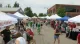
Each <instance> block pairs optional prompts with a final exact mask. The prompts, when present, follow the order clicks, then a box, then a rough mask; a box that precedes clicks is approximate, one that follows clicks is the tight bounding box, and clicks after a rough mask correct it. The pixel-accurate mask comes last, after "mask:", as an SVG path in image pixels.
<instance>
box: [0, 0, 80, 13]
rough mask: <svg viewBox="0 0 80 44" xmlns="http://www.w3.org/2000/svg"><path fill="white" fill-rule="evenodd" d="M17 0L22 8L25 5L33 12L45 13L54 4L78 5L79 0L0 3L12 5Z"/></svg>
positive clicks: (24, 0) (79, 3)
mask: <svg viewBox="0 0 80 44" xmlns="http://www.w3.org/2000/svg"><path fill="white" fill-rule="evenodd" d="M15 1H17V2H18V3H19V4H20V7H21V8H22V9H23V10H24V8H26V7H31V9H32V11H33V13H37V14H39V13H47V9H49V8H50V7H52V6H53V5H55V4H73V5H80V0H0V3H1V4H2V5H3V7H5V6H6V5H7V4H10V5H11V6H13V4H14V3H15Z"/></svg>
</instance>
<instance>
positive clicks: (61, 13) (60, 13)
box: [57, 7, 66, 17]
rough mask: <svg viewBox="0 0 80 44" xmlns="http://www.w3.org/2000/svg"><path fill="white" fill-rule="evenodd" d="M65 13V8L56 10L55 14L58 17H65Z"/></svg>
mask: <svg viewBox="0 0 80 44" xmlns="http://www.w3.org/2000/svg"><path fill="white" fill-rule="evenodd" d="M65 13H66V11H65V8H61V7H60V8H58V9H57V14H58V15H59V16H60V17H64V16H65Z"/></svg>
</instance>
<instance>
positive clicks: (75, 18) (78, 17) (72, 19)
mask: <svg viewBox="0 0 80 44" xmlns="http://www.w3.org/2000/svg"><path fill="white" fill-rule="evenodd" d="M68 22H74V23H80V15H78V16H75V17H73V18H70V19H69V20H68Z"/></svg>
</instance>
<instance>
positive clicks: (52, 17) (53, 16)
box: [49, 14, 61, 19]
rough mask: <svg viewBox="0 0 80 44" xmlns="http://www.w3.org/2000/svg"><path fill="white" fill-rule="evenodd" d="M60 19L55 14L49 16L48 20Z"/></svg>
mask: <svg viewBox="0 0 80 44" xmlns="http://www.w3.org/2000/svg"><path fill="white" fill-rule="evenodd" d="M59 18H61V17H60V16H58V15H57V14H55V15H52V16H50V18H49V19H59Z"/></svg>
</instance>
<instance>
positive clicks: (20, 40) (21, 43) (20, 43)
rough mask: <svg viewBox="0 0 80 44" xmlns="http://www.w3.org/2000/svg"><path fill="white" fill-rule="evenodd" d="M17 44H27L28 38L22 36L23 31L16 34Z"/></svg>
mask: <svg viewBox="0 0 80 44" xmlns="http://www.w3.org/2000/svg"><path fill="white" fill-rule="evenodd" d="M16 37H17V38H16V40H15V44H27V42H26V40H25V39H24V38H23V37H22V35H21V33H17V34H16Z"/></svg>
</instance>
